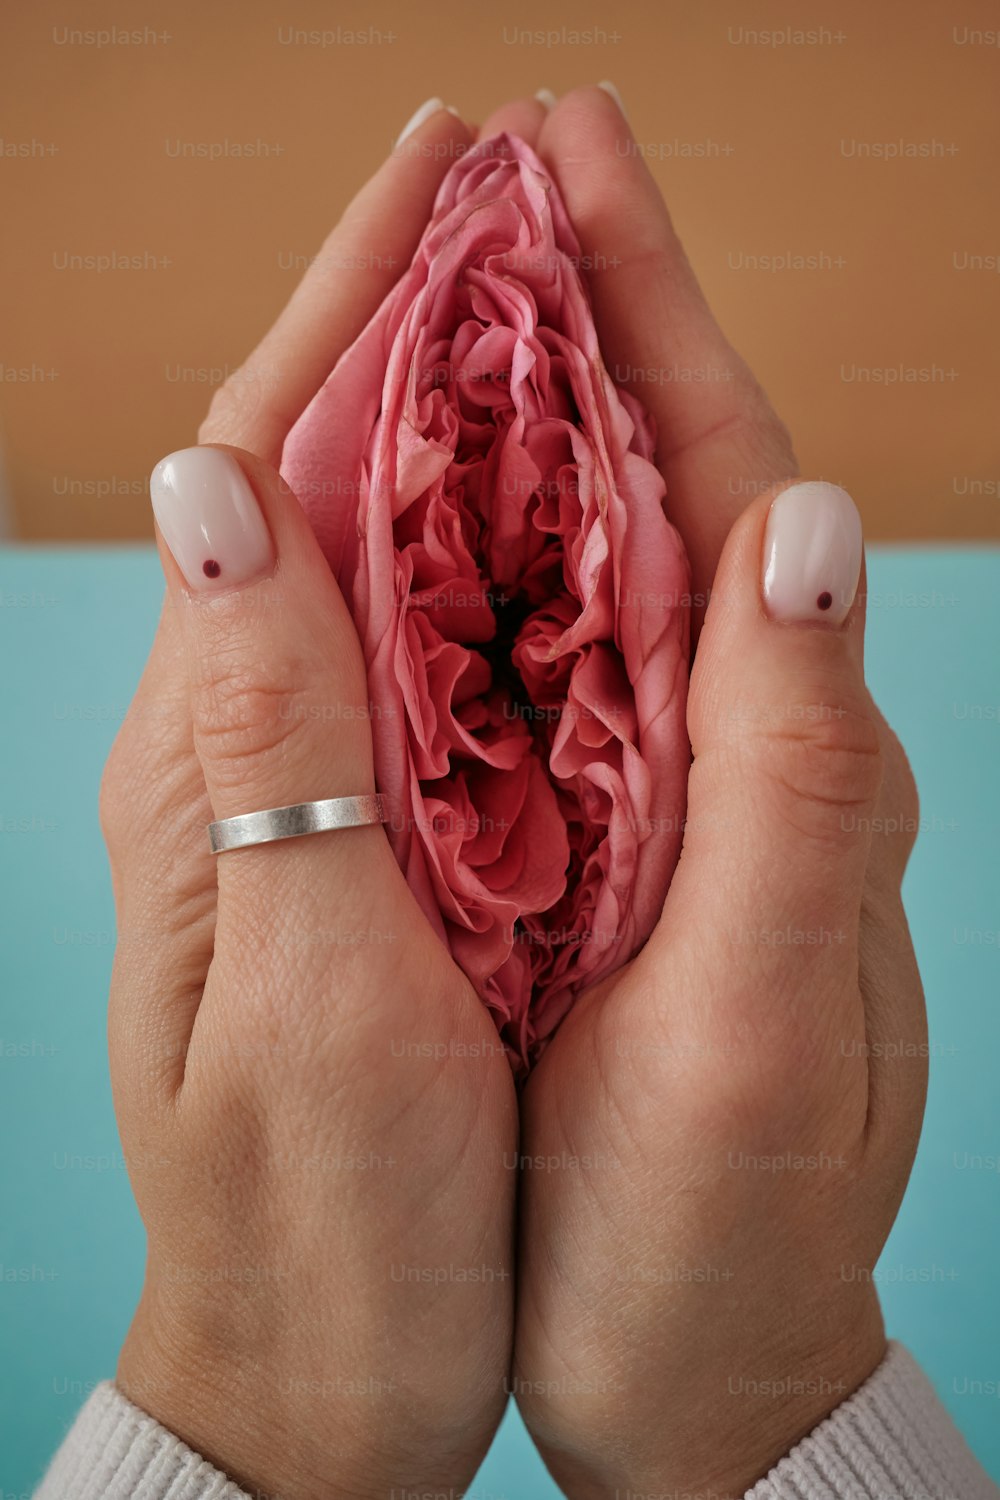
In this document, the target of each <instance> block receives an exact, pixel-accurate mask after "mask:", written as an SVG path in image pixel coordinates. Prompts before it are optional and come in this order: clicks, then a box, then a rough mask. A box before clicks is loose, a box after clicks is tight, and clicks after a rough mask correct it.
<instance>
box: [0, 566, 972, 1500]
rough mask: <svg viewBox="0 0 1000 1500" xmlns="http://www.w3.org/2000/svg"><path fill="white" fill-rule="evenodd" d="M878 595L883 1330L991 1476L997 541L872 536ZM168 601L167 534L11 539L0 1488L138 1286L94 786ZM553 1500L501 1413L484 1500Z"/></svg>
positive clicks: (23, 1461) (68, 1395)
mask: <svg viewBox="0 0 1000 1500" xmlns="http://www.w3.org/2000/svg"><path fill="white" fill-rule="evenodd" d="M869 587H870V604H869V675H870V680H871V682H872V685H873V688H874V691H875V694H876V697H877V698H878V699H879V701H880V703H881V705H882V708H883V710H884V711H885V713H886V715H887V717H888V718H889V720H890V722H891V723H892V724H893V725H894V727H895V728H896V729H897V731H898V732H899V734H900V736H901V738H902V739H903V741H904V743H905V744H906V746H907V748H908V750H909V753H910V757H911V760H912V762H913V766H914V769H915V772H916V776H917V781H918V784H919V786H920V789H921V795H922V819H923V828H922V833H921V837H920V839H919V841H918V844H917V849H916V853H915V855H914V858H913V861H912V864H911V867H910V871H909V873H908V876H907V882H906V903H907V908H908V911H909V915H910V922H911V925H912V928H913V932H914V937H915V940H916V945H917V951H918V954H919V957H920V961H921V968H922V971H923V976H924V982H925V984H926V988H927V999H928V1005H929V1009H930V1021H931V1037H932V1061H931V1090H930V1101H929V1105H928V1111H927V1119H926V1124H925V1127H924V1133H923V1139H922V1142H921V1146H920V1152H919V1155H918V1158H917V1164H916V1168H915V1170H914V1173H913V1179H912V1182H911V1185H910V1189H909V1192H908V1194H907V1197H906V1201H905V1203H904V1205H903V1209H902V1212H901V1214H900V1217H899V1220H898V1222H897V1224H896V1227H895V1229H894V1231H893V1234H892V1237H891V1239H890V1241H889V1244H888V1246H887V1248H886V1251H885V1254H884V1256H883V1258H882V1261H881V1262H880V1267H879V1273H878V1275H879V1277H880V1278H881V1282H880V1285H881V1292H882V1297H883V1304H884V1306H885V1310H886V1317H887V1322H888V1325H889V1329H890V1333H891V1334H892V1335H893V1336H895V1337H897V1338H900V1339H902V1340H903V1341H904V1342H905V1343H906V1344H908V1346H909V1347H910V1349H911V1350H912V1351H913V1352H914V1354H915V1355H916V1356H917V1358H918V1359H919V1360H920V1361H921V1362H922V1363H923V1365H924V1368H925V1369H926V1370H927V1372H928V1374H929V1375H930V1377H931V1379H932V1380H933V1382H934V1384H935V1385H936V1387H937V1389H938V1391H939V1393H940V1395H941V1397H942V1399H943V1400H944V1402H945V1404H946V1405H947V1406H948V1408H949V1410H950V1411H951V1412H952V1414H953V1416H954V1418H955V1420H956V1421H957V1422H958V1424H959V1426H960V1427H961V1428H962V1429H963V1431H964V1432H965V1433H966V1435H967V1437H968V1439H969V1441H970V1442H971V1444H972V1446H973V1448H974V1449H975V1450H976V1452H977V1453H978V1455H979V1457H980V1459H981V1460H982V1462H983V1463H984V1464H985V1465H986V1466H987V1468H989V1469H990V1471H991V1473H992V1474H993V1475H994V1477H996V1478H1000V1397H998V1396H997V1395H996V1394H994V1395H992V1396H989V1395H983V1394H976V1393H975V1392H976V1390H977V1386H976V1384H975V1383H976V1382H979V1383H981V1384H980V1385H979V1387H978V1389H982V1388H983V1384H985V1388H986V1389H989V1388H990V1384H991V1383H992V1388H993V1390H994V1392H997V1391H1000V1298H998V1296H997V1268H998V1256H997V1248H998V1245H1000V1105H998V1086H997V1073H998V1053H1000V1046H998V1044H1000V984H998V977H1000V900H998V881H997V848H998V838H997V834H998V826H997V825H998V821H1000V820H998V809H1000V799H998V794H997V779H998V756H997V745H998V738H1000V671H998V649H1000V552H997V551H991V550H987V549H983V550H981V551H979V552H978V554H977V553H975V552H973V551H971V550H965V549H945V548H935V549H927V548H903V547H898V548H886V547H875V548H872V549H871V550H870V553H869ZM160 595H161V577H160V571H159V566H158V563H157V559H156V556H155V554H154V552H153V551H152V549H151V548H145V547H143V548H138V547H135V548H132V547H123V548H119V549H100V550H90V549H86V548H82V547H74V548H72V549H68V548H67V549H60V550H47V549H23V550H16V549H8V550H6V551H0V673H2V679H0V680H2V683H3V739H2V748H0V942H2V949H0V994H2V1002H0V1078H2V1086H0V1111H2V1118H0V1127H2V1128H0V1141H2V1146H0V1152H2V1165H0V1173H2V1177H0V1202H2V1204H3V1208H4V1213H3V1227H2V1231H0V1263H2V1275H0V1315H2V1328H3V1348H4V1358H3V1360H2V1361H0V1398H2V1410H3V1418H2V1421H3V1430H2V1433H0V1500H12V1497H17V1496H21V1495H27V1494H30V1491H31V1489H32V1487H33V1485H34V1484H35V1482H36V1481H37V1479H38V1478H39V1476H40V1474H41V1472H42V1470H43V1468H44V1465H45V1462H46V1460H47V1458H48V1456H49V1455H50V1454H51V1452H52V1451H53V1449H54V1448H55V1446H56V1444H57V1443H58V1441H59V1439H60V1437H61V1435H62V1434H63V1432H64V1431H65V1429H66V1428H67V1427H68V1425H69V1423H70V1421H71V1419H72V1417H73V1415H74V1413H75V1411H76V1409H77V1407H78V1406H79V1405H80V1403H81V1401H82V1399H83V1396H84V1395H85V1394H86V1392H87V1391H88V1390H89V1389H90V1387H91V1386H92V1385H93V1384H94V1383H96V1382H97V1381H99V1380H101V1379H103V1378H105V1377H107V1376H109V1375H110V1374H112V1373H113V1370H114V1366H115V1358H116V1354H117V1350H118V1346H119V1344H120V1341H121V1339H122V1336H123V1334H124V1332H125V1329H126V1327H127V1324H128V1321H129V1317H130V1314H131V1310H132V1307H133V1305H134V1303H135V1300H136V1297H137V1295H138V1292H139V1286H140V1280H141V1275H142V1263H143V1231H142V1226H141V1224H140V1221H139V1218H138V1215H137V1213H136V1211H135V1208H134V1207H133V1204H132V1200H131V1196H130V1194H129V1188H128V1181H127V1178H126V1174H125V1171H124V1166H123V1162H122V1159H121V1154H120V1148H119V1145H118V1140H117V1136H116V1132H115V1123H114V1118H113V1115H112V1110H111V1099H110V1092H109V1086H108V1072H107V1064H106V1058H105V1041H104V1007H105V999H106V994H107V988H108V978H109V973H110V968H111V956H112V946H113V935H114V916H113V910H112V902H111V890H110V883H109V878H108V870H107V864H106V860H105V856H104V849H103V845H102V843H101V837H100V832H99V828H98V822H97V787H98V781H99V777H100V772H101V767H102V764H103V761H104V758H105V755H106V754H107V751H108V747H109V746H110V744H111V741H112V739H113V737H114V733H115V730H116V727H117V725H118V723H119V722H120V720H121V718H122V716H123V715H124V713H125V711H126V709H127V707H128V703H129V699H130V696H131V693H132V691H133V688H134V686H135V683H136V681H137V679H138V677H139V673H140V671H141V668H142V664H143V661H144V659H145V656H146V652H147V650H148V647H149V644H150V641H151V639H152V636H153V632H154V629H155V622H156V617H157V614H158V610H159V602H160ZM695 1355H696V1351H692V1357H695ZM664 1420H665V1421H669V1412H665V1413H664ZM557 1493H558V1492H557V1491H556V1489H555V1487H554V1486H553V1485H552V1483H551V1481H550V1480H549V1479H548V1477H547V1476H546V1474H545V1471H544V1469H543V1468H542V1466H541V1463H540V1461H539V1460H538V1459H537V1457H536V1456H535V1455H534V1452H533V1450H532V1449H531V1446H530V1444H529V1442H528V1439H527V1437H526V1435H525V1434H524V1431H523V1429H522V1428H521V1426H520V1424H519V1422H518V1420H517V1418H516V1415H515V1414H513V1413H508V1416H507V1419H506V1421H505V1423H504V1426H503V1428H502V1429H501V1432H500V1434H499V1436H498V1439H497V1441H496V1443H495V1444H494V1447H493V1450H492V1452H491V1453H490V1455H489V1457H488V1458H487V1460H486V1463H485V1465H484V1467H483V1469H482V1470H481V1472H480V1474H479V1477H478V1478H477V1480H476V1482H475V1485H474V1486H473V1489H472V1491H471V1492H470V1496H474V1497H479V1500H500V1497H503V1496H506V1497H510V1500H545V1497H548V1496H554V1495H556V1494H557Z"/></svg>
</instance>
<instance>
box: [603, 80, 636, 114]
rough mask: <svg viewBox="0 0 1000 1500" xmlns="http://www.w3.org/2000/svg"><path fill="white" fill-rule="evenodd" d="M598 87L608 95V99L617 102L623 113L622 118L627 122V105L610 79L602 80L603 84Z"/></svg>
mask: <svg viewBox="0 0 1000 1500" xmlns="http://www.w3.org/2000/svg"><path fill="white" fill-rule="evenodd" d="M597 87H598V88H599V89H603V90H604V92H605V93H606V94H607V95H608V97H609V98H611V99H613V100H614V101H615V103H616V104H617V106H618V108H619V109H620V110H621V112H622V116H623V117H624V118H625V119H626V120H627V119H628V113H627V111H626V109H625V103H624V101H623V99H622V96H621V94H619V92H618V90H617V89H616V88H615V86H614V84H613V83H612V82H611V81H610V79H608V78H604V79H602V80H601V82H600V83H599V84H598V85H597Z"/></svg>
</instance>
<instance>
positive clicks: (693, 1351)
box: [514, 89, 926, 1500]
mask: <svg viewBox="0 0 1000 1500" xmlns="http://www.w3.org/2000/svg"><path fill="white" fill-rule="evenodd" d="M538 146H539V150H540V152H541V154H542V156H543V158H544V159H545V160H546V161H547V162H548V164H549V165H550V166H551V168H552V170H553V172H554V174H555V175H556V177H557V178H558V181H559V185H560V187H561V189H562V192H563V194H564V197H565V201H566V205H567V208H568V209H569V212H570V215H571V217H572V218H573V221H574V223H575V225H576V227H577V230H578V233H579V234H580V238H581V241H582V248H583V253H584V255H585V256H588V255H589V256H592V257H594V263H595V264H606V265H608V266H609V267H613V269H608V270H607V271H606V272H605V273H604V274H597V275H595V276H594V277H593V278H592V287H593V292H594V302H595V310H596V316H597V324H598V334H599V336H600V339H601V345H602V348H603V350H604V353H605V359H606V362H607V364H608V367H609V369H611V370H612V372H613V373H616V374H617V377H618V378H621V375H622V373H623V372H624V371H626V370H628V369H632V370H636V369H638V370H640V371H642V370H646V369H649V368H652V369H660V368H662V367H664V366H672V365H674V364H676V365H677V366H678V367H679V368H680V369H684V368H685V367H689V368H692V369H702V370H707V369H715V370H717V371H721V372H727V373H728V375H729V376H731V378H727V379H716V380H714V381H713V382H711V383H710V384H709V385H708V386H707V387H706V386H705V385H700V384H690V383H684V382H681V381H667V382H663V383H659V384H657V383H650V382H649V381H648V380H639V381H636V382H633V383H632V389H633V390H634V391H635V393H636V395H637V396H639V397H640V398H641V399H642V400H643V401H644V402H645V403H646V404H647V405H648V406H649V407H650V409H651V410H652V412H653V415H654V417H655V418H656V423H657V430H658V432H659V434H660V452H659V454H658V461H659V464H660V466H661V469H662V471H663V473H664V475H665V478H666V480H667V493H668V502H667V503H668V511H669V513H670V516H671V519H672V520H673V521H674V522H675V524H676V525H677V526H678V527H679V529H680V530H681V533H682V535H683V536H684V539H685V542H686V544H687V547H688V551H689V554H690V556H691V559H692V566H693V571H694V584H693V588H694V592H695V597H696V599H699V598H700V599H702V600H706V601H707V600H708V598H709V596H710V597H711V603H710V604H709V606H708V609H707V614H706V613H705V612H704V610H703V609H700V608H699V609H698V610H697V612H696V613H697V622H698V623H701V621H702V620H703V622H704V623H703V630H702V633H701V636H700V641H699V645H698V650H697V656H696V659H695V665H694V671H693V676H692V681H691V693H690V699H689V705H688V729H689V733H690V737H691V742H692V747H693V753H694V760H693V765H692V770H691V775H690V779H689V792H688V796H689V802H688V822H687V827H686V831H685V840H684V850H683V854H682V857H681V863H680V866H679V868H678V870H677V872H676V874H675V876H674V880H673V883H672V885H671V888H670V892H669V894H668V897H667V901H666V905H665V908H664V913H663V917H662V919H661V921H660V924H659V926H658V928H657V930H656V932H655V933H654V935H653V937H652V938H651V940H650V942H649V943H648V945H647V946H646V948H645V949H644V950H643V952H642V954H641V955H640V956H639V957H638V959H636V960H635V962H634V963H633V964H632V965H631V966H630V967H629V968H628V969H627V970H625V971H623V972H622V973H621V974H619V976H617V977H616V978H615V979H614V980H613V981H612V982H610V983H608V984H605V985H604V986H602V988H601V990H600V992H599V993H595V994H592V995H590V996H587V997H584V999H583V1001H582V1002H581V1003H580V1004H579V1005H578V1006H577V1007H576V1008H575V1009H574V1011H573V1012H572V1013H571V1015H570V1016H569V1018H568V1020H567V1021H566V1023H565V1024H564V1026H563V1027H562V1029H561V1030H560V1032H559V1033H558V1034H557V1036H556V1038H555V1040H554V1042H553V1044H552V1046H551V1047H550V1048H549V1050H548V1051H547V1053H546V1054H545V1056H544V1058H543V1059H542V1062H541V1064H540V1066H539V1068H538V1069H537V1070H536V1072H535V1073H534V1075H533V1076H532V1078H531V1080H530V1082H529V1085H528V1088H527V1091H526V1094H525V1098H524V1100H523V1107H522V1142H521V1151H522V1153H523V1155H524V1156H526V1157H527V1158H528V1160H529V1161H531V1162H536V1161H540V1162H542V1163H547V1162H548V1161H550V1160H553V1161H556V1162H558V1163H559V1165H558V1166H556V1167H555V1168H554V1169H551V1170H550V1169H548V1168H547V1167H546V1166H545V1165H542V1166H532V1167H530V1168H529V1169H528V1170H526V1171H525V1172H524V1173H523V1182H522V1189H521V1200H520V1221H519V1223H520V1232H519V1245H520V1262H519V1269H518V1318H517V1332H516V1341H515V1350H516V1353H515V1374H514V1387H515V1390H516V1392H517V1396H518V1401H519V1404H520V1407H521V1411H522V1413H523V1415H524V1417H525V1420H526V1422H527V1424H528V1427H529V1429H530V1430H531V1432H532V1434H533V1436H534V1437H535V1440H536V1442H537V1443H538V1445H539V1447H540V1449H541V1451H542V1453H543V1455H544V1456H545V1458H546V1461H547V1462H548V1464H549V1467H550V1468H551V1470H552V1472H553V1474H554V1475H555V1477H556V1479H557V1480H558V1482H559V1483H560V1485H562V1487H563V1488H564V1489H565V1491H566V1493H567V1494H568V1495H571V1496H580V1497H588V1500H589V1497H591V1496H594V1497H596V1496H600V1495H609V1494H613V1493H614V1491H615V1489H620V1490H622V1491H624V1490H626V1489H627V1488H629V1487H631V1488H632V1489H633V1490H635V1491H639V1492H640V1493H643V1492H650V1493H662V1492H667V1493H672V1492H702V1493H705V1492H711V1493H714V1494H716V1495H718V1496H722V1495H729V1494H733V1495H741V1494H743V1492H744V1491H745V1490H746V1489H747V1488H748V1487H749V1486H750V1485H751V1484H753V1483H754V1482H755V1481H756V1480H757V1479H759V1478H760V1477H762V1476H763V1475H764V1474H765V1473H766V1472H767V1471H768V1469H769V1468H770V1467H771V1466H772V1464H773V1463H775V1462H776V1461H777V1460H778V1459H779V1458H780V1457H782V1455H783V1454H785V1453H786V1452H787V1451H788V1449H789V1448H790V1447H791V1446H792V1445H793V1444H794V1443H795V1442H796V1441H797V1440H798V1439H799V1438H800V1437H803V1436H804V1435H805V1434H806V1433H807V1432H809V1431H810V1430H811V1428H813V1427H814V1426H815V1425H816V1423H817V1422H818V1421H820V1420H821V1419H822V1418H823V1417H824V1416H825V1415H827V1414H828V1413H829V1412H830V1411H831V1410H832V1409H833V1407H835V1406H837V1405H838V1404H839V1403H840V1402H841V1401H842V1400H844V1399H845V1398H846V1396H848V1395H849V1394H850V1393H851V1392H852V1391H853V1390H855V1389H856V1388H857V1386H858V1385H859V1384H861V1382H862V1381H863V1380H864V1379H865V1378H866V1377H867V1376H868V1375H869V1374H870V1373H871V1372H872V1370H873V1369H874V1368H875V1366H876V1365H877V1364H878V1363H879V1360H880V1359H881V1357H882V1354H883V1353H884V1349H885V1339H884V1334H883V1329H882V1321H881V1315H880V1312H879V1307H878V1300H877V1297H876V1295H875V1291H874V1288H873V1285H872V1282H871V1279H870V1271H871V1268H872V1266H873V1265H874V1263H875V1260H876V1259H877V1256H878V1254H879V1251H880V1250H881V1248H882V1244H883V1242H884V1240H885V1237H886V1235H887V1234H888V1231H889V1229H890V1227H891V1225H892V1222H893V1220H894V1218H895V1215H896V1211H897V1209H898V1206H899V1202H900V1199H901V1197H902V1194H903V1189H904V1187H905V1184H906V1180H907V1176H908V1174H909V1170H910V1166H911V1164H912V1159H913V1154H914V1151H915V1149H916V1143H917V1137H918V1134H919V1128H920V1120H921V1117H922V1112H923V1101H924V1090H925V1067H926V1063H925V1059H924V1044H925V1022H924V1013H923V998H922V993H921V988H920V981H919V976H918V973H917V969H916V964H915V961H914V957H913V951H912V947H911V944H910V939H909V934H908V931H907V926H906V920H905V917H904V914H903V909H902V905H901V901H900V881H901V878H902V874H903V870H904V867H905V863H906V859H907V856H908V854H909V850H910V847H911V844H912V832H910V831H907V830H912V828H913V827H914V826H915V824H916V820H917V816H918V812H917V802H916V793H915V789H914V785H913V780H912V777H911V775H910V772H909V768H908V766H907V764H906V760H905V757H904V755H903V752H902V750H901V749H900V747H899V744H898V742H897V741H896V740H895V738H894V736H893V735H892V734H891V732H890V731H889V729H888V728H887V726H886V724H885V722H884V720H883V719H882V717H881V715H880V714H879V712H878V710H877V709H876V707H875V705H874V704H873V702H872V700H871V698H870V696H869V694H868V692H867V689H866V687H865V683H864V670H863V636H864V597H863V595H864V589H863V583H862V588H861V590H860V591H859V597H858V599H857V601H856V603H855V606H854V608H853V610H852V611H851V613H850V615H849V616H848V619H847V620H846V622H845V623H844V626H843V627H842V628H841V629H830V628H825V627H822V626H820V627H810V626H797V625H789V624H778V623H775V622H772V621H771V620H769V619H768V618H767V617H766V615H765V613H764V609H763V606H762V603H761V593H760V573H761V552H762V543H763V530H764V525H765V521H766V518H767V511H768V508H769V505H770V501H771V498H772V496H773V494H774V493H775V492H776V490H777V489H780V488H782V487H783V486H784V485H785V484H787V483H788V482H789V480H790V479H791V477H792V476H794V475H795V474H796V473H797V466H796V462H795V458H794V455H793V453H792V451H791V447H790V443H789V439H788V435H787V433H786V431H785V429H784V428H783V426H782V425H781V423H780V422H779V421H778V419H777V418H776V417H775V416H774V413H773V412H772V411H771V408H770V406H769V405H768V403H767V400H766V397H765V396H764V394H763V392H762V391H761V389H760V387H759V386H758V385H757V383H756V382H755V381H754V379H753V377H752V376H751V375H750V373H749V371H748V370H747V368H746V366H745V365H744V364H743V362H742V361H741V360H740V359H739V358H738V356H737V355H735V354H734V352H733V351H732V349H731V348H730V347H729V346H728V345H727V343H726V341H725V339H724V337H723V335H722V334H721V332H720V331H719V329H718V327H717V326H716V324H715V323H714V321H713V320H712V318H711V315H710V313H709V311H708V309H707V307H706V305H705V302H704V299H703V297H702V295H701V292H700V290H699V288H698V286H697V284H696V283H695V281H694V278H693V276H692V274H691V271H690V269H689V267H688V265H687V262H686V261H685V259H684V256H683V251H682V250H681V247H680V245H679V243H678V241H677V239H676V236H675V234H674V232H673V229H672V227H671V225H670V222H669V218H668V215H667V213H666V210H665V208H664V207H663V204H662V200H661V199H660V196H659V193H658V192H657V190H656V188H655V185H654V184H653V182H652V180H651V178H650V177H649V174H648V172H647V171H646V168H645V165H644V163H643V161H642V159H641V156H640V155H638V154H637V153H636V152H635V151H634V150H633V149H631V146H632V137H631V133H630V131H629V129H628V126H627V124H626V122H625V120H624V119H623V117H622V115H621V114H620V112H619V110H618V109H617V107H616V105H615V104H614V103H613V102H612V101H611V100H610V99H608V98H607V97H606V96H605V95H604V94H603V93H602V92H601V91H600V90H596V89H594V90H580V91H578V92H577V93H575V94H572V95H570V96H568V97H567V98H565V99H564V100H563V101H562V102H561V103H560V105H559V106H558V108H557V109H556V110H555V111H554V112H553V113H552V114H551V115H549V116H548V117H547V118H546V119H545V120H544V122H543V124H542V127H541V130H540V134H539V138H538ZM600 257H603V260H602V259H601V258H600ZM615 257H617V258H618V259H617V264H616V262H615V259H614V258H615ZM616 367H617V370H616ZM626 383H628V382H626ZM761 492H763V493H761ZM748 494H751V495H754V494H756V495H758V496H759V498H758V499H756V500H754V501H753V502H752V503H751V504H749V505H748V506H747V507H746V509H743V507H744V505H746V496H747V495H748ZM741 511H742V513H741ZM727 533H728V539H727ZM886 827H900V828H901V830H902V831H900V832H899V833H889V834H887V833H884V832H880V831H878V830H880V829H883V828H886ZM873 830H874V831H873ZM901 1039H902V1040H903V1041H904V1042H906V1043H908V1044H909V1046H907V1047H906V1048H905V1049H904V1050H905V1052H906V1053H908V1054H909V1055H907V1056H904V1057H903V1058H902V1059H899V1058H895V1059H893V1058H890V1057H887V1056H886V1055H885V1053H886V1051H887V1049H886V1046H885V1044H886V1043H890V1042H898V1041H899V1040H901ZM576 1159H579V1160H581V1161H585V1162H588V1163H589V1165H586V1166H583V1167H580V1168H576V1167H573V1166H570V1167H565V1166H564V1165H563V1163H564V1162H565V1161H566V1160H569V1161H570V1162H573V1161H574V1160H576ZM777 1162H780V1163H782V1165H780V1166H779V1165H776V1163H777Z"/></svg>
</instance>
